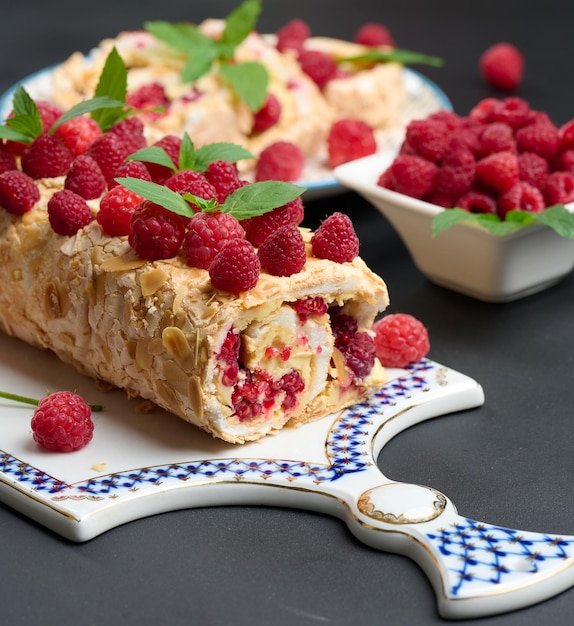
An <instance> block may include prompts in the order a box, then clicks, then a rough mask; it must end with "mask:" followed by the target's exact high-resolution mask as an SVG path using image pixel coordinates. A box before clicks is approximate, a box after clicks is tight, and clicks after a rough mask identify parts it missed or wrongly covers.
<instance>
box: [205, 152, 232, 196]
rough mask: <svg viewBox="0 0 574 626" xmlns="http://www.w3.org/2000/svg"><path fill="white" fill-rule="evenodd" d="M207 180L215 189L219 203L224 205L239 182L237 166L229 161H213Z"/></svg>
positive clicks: (209, 166) (208, 167)
mask: <svg viewBox="0 0 574 626" xmlns="http://www.w3.org/2000/svg"><path fill="white" fill-rule="evenodd" d="M205 178H207V180H208V181H209V182H210V183H211V184H212V185H213V186H214V187H215V191H216V192H217V202H219V204H223V202H224V200H225V198H227V196H228V195H229V194H230V193H231V190H232V189H234V188H235V185H236V183H237V182H238V181H239V174H238V170H237V165H235V163H230V162H229V161H212V162H211V163H210V164H209V165H208V166H207V170H206V172H205Z"/></svg>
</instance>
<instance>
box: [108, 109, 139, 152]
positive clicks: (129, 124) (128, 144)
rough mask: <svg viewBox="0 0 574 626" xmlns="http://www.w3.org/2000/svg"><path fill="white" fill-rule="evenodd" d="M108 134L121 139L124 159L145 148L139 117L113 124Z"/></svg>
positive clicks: (128, 118)
mask: <svg viewBox="0 0 574 626" xmlns="http://www.w3.org/2000/svg"><path fill="white" fill-rule="evenodd" d="M109 132H110V133H113V134H114V135H117V136H118V137H119V138H120V139H121V142H122V145H123V146H124V156H125V157H127V156H128V155H130V154H132V153H133V152H136V151H137V150H140V149H141V148H145V147H146V145H147V142H146V139H145V135H144V123H143V122H142V121H141V119H140V118H139V117H133V116H132V117H126V118H125V119H123V120H122V121H121V122H117V124H114V125H113V126H112V127H111V128H110V130H109Z"/></svg>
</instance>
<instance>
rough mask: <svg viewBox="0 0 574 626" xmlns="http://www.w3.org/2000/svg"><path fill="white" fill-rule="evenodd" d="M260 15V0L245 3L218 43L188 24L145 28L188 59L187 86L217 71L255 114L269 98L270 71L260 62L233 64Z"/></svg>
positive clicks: (229, 19) (184, 75)
mask: <svg viewBox="0 0 574 626" xmlns="http://www.w3.org/2000/svg"><path fill="white" fill-rule="evenodd" d="M260 13H261V0H246V1H245V2H243V3H242V4H240V5H239V6H238V7H237V8H235V9H234V10H233V11H232V12H231V13H230V14H229V15H228V16H227V17H226V19H225V27H224V29H223V33H222V36H221V39H219V40H215V39H212V38H211V37H208V36H207V35H204V34H203V33H202V32H201V31H200V30H199V29H198V28H197V26H195V25H193V24H188V23H178V22H165V21H155V22H146V23H145V24H144V28H145V29H146V30H147V31H148V32H149V33H150V34H152V35H153V36H154V37H155V38H156V39H159V40H161V41H163V42H164V43H166V44H167V45H168V46H170V47H172V48H174V49H176V50H178V51H179V52H181V53H183V54H184V55H185V58H186V61H185V65H184V67H183V69H182V72H181V80H182V81H183V82H184V83H191V82H194V81H196V80H197V79H199V78H201V77H202V76H204V75H205V74H207V73H208V72H209V71H210V70H211V69H212V67H215V68H216V69H217V71H218V72H219V74H220V76H221V77H222V78H223V79H224V80H225V81H227V82H228V83H229V85H230V86H231V88H232V89H233V90H234V91H235V93H236V94H237V96H238V97H239V98H240V99H241V100H243V101H244V102H245V103H246V104H247V106H248V107H249V108H250V109H251V110H252V111H258V110H259V109H260V108H261V107H262V106H263V103H264V102H265V98H266V97H267V87H268V84H269V75H268V73H267V70H266V69H265V67H264V66H263V65H262V64H261V63H259V62H257V61H248V62H244V63H233V62H232V61H233V57H234V54H235V49H236V48H237V46H238V45H239V44H241V42H242V41H244V40H245V38H246V37H247V36H248V35H249V33H250V32H252V31H253V30H254V29H255V26H256V24H257V20H258V18H259V14H260Z"/></svg>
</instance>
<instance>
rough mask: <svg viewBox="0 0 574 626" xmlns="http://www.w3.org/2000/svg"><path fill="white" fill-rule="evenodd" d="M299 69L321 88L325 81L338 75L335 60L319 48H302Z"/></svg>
mask: <svg viewBox="0 0 574 626" xmlns="http://www.w3.org/2000/svg"><path fill="white" fill-rule="evenodd" d="M299 63H300V64H301V69H302V70H303V71H304V72H305V74H307V76H309V78H310V79H311V80H312V81H313V82H314V83H315V84H316V85H317V86H318V87H319V89H323V88H324V87H325V86H326V85H327V83H328V82H329V81H330V80H332V79H333V78H335V77H336V76H337V75H338V68H337V64H336V63H335V61H334V60H333V59H332V58H331V57H330V56H329V55H328V54H326V53H325V52H322V51H320V50H302V51H301V53H300V54H299Z"/></svg>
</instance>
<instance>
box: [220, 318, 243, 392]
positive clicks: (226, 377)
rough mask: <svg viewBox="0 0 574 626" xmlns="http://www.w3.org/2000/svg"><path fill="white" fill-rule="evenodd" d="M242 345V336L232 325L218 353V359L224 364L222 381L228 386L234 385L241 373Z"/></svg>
mask: <svg viewBox="0 0 574 626" xmlns="http://www.w3.org/2000/svg"><path fill="white" fill-rule="evenodd" d="M240 347H241V336H240V334H239V333H238V332H236V331H235V329H234V328H233V327H231V328H230V329H229V331H228V333H227V335H226V336H225V339H224V341H223V344H222V345H221V350H220V351H219V353H218V354H217V358H218V360H219V361H220V362H221V365H222V366H223V367H222V368H221V369H222V370H223V373H222V375H221V382H222V384H223V385H225V386H226V387H233V386H234V385H235V383H236V382H237V375H238V374H239V364H238V360H239V348H240Z"/></svg>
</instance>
